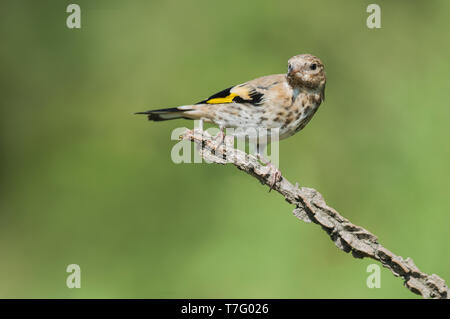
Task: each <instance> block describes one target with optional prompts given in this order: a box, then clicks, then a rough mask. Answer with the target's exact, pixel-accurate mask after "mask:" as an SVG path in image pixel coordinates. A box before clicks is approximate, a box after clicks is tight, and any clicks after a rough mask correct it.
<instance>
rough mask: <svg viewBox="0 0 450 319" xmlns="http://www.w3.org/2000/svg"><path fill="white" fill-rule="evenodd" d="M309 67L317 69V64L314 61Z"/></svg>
mask: <svg viewBox="0 0 450 319" xmlns="http://www.w3.org/2000/svg"><path fill="white" fill-rule="evenodd" d="M309 68H310V69H311V70H315V69H317V64H315V63H313V64H311V65H310V66H309Z"/></svg>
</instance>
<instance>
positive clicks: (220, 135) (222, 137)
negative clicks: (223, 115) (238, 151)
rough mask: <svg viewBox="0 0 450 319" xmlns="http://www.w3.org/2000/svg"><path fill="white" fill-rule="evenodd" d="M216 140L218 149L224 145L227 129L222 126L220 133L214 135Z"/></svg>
mask: <svg viewBox="0 0 450 319" xmlns="http://www.w3.org/2000/svg"><path fill="white" fill-rule="evenodd" d="M214 141H215V142H216V147H215V148H216V149H218V148H219V147H220V146H221V145H224V144H225V143H224V142H225V129H224V128H220V131H219V133H217V135H216V136H215V137H214Z"/></svg>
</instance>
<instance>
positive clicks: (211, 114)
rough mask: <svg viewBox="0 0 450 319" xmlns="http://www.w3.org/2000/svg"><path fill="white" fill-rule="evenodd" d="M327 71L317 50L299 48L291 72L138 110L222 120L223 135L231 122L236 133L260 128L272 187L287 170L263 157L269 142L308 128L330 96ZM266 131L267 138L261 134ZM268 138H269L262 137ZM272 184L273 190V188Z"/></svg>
mask: <svg viewBox="0 0 450 319" xmlns="http://www.w3.org/2000/svg"><path fill="white" fill-rule="evenodd" d="M325 85H326V73H325V66H324V64H323V63H322V61H321V60H320V59H319V58H318V57H316V56H314V55H312V54H299V55H295V56H293V57H291V58H290V59H289V60H288V63H287V72H286V73H284V74H272V75H267V76H262V77H258V78H256V79H254V80H250V81H248V82H245V83H242V84H238V85H235V86H232V87H229V88H227V89H225V90H222V91H220V92H218V93H216V94H213V95H211V96H210V97H209V98H207V99H204V100H201V101H200V102H197V103H195V104H187V105H182V106H177V107H171V108H163V109H156V110H150V111H145V112H137V113H135V114H145V115H147V117H148V120H150V121H155V122H158V121H166V120H174V119H189V120H200V121H201V124H200V127H202V125H203V121H205V122H208V123H213V124H216V125H218V126H219V128H220V133H219V138H220V139H221V140H222V141H223V138H224V131H225V128H227V133H228V128H234V129H235V130H234V131H232V132H234V133H232V135H234V136H245V135H247V136H248V135H249V132H250V131H251V132H255V130H256V132H257V134H258V135H259V136H258V139H252V140H251V142H252V143H255V144H256V154H255V155H257V157H258V159H259V160H260V161H261V162H263V163H264V164H266V165H269V166H271V169H273V170H274V174H272V175H273V180H272V181H271V183H270V190H272V189H273V187H274V185H275V183H276V182H277V181H279V180H280V179H281V177H282V176H281V172H280V171H279V169H278V168H277V167H274V166H273V165H272V163H271V162H270V161H267V160H266V159H265V158H264V157H263V155H262V154H263V152H264V150H265V147H266V146H267V143H269V142H270V141H271V139H273V137H274V135H273V133H271V132H275V131H276V132H277V133H276V134H277V137H278V139H279V140H282V139H285V138H288V137H290V136H292V135H294V134H295V133H297V132H299V131H300V130H302V129H303V128H304V127H305V126H306V125H307V124H308V123H309V121H310V120H311V118H312V117H313V116H314V114H315V113H316V111H317V110H318V108H319V106H320V105H321V103H322V102H323V101H324V100H325ZM261 136H264V137H265V139H264V138H261ZM260 140H263V141H264V142H259V141H260ZM270 190H269V191H270Z"/></svg>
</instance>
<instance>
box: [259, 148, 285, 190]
mask: <svg viewBox="0 0 450 319" xmlns="http://www.w3.org/2000/svg"><path fill="white" fill-rule="evenodd" d="M256 156H257V158H258V160H259V161H260V162H261V163H262V164H264V165H265V166H266V167H268V168H269V173H270V175H271V178H270V183H269V192H270V191H271V190H272V189H273V188H274V187H275V184H276V183H277V182H279V181H281V178H282V177H283V176H282V175H281V171H280V170H279V168H278V167H276V166H275V165H273V164H272V162H271V161H270V160H268V159H266V158H264V157H263V156H262V155H261V154H257V155H256Z"/></svg>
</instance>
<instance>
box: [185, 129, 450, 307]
mask: <svg viewBox="0 0 450 319" xmlns="http://www.w3.org/2000/svg"><path fill="white" fill-rule="evenodd" d="M180 138H182V139H185V140H189V141H192V142H194V143H196V144H197V146H198V148H199V151H200V155H201V156H202V157H203V158H204V159H205V160H206V161H208V162H213V163H217V164H227V163H231V164H233V165H235V166H236V167H237V168H238V169H240V170H242V171H245V172H246V173H248V174H250V175H252V176H254V177H256V178H257V179H258V180H259V181H260V182H261V183H262V184H266V185H269V184H270V180H271V177H272V176H271V174H272V173H273V171H271V170H270V169H269V168H268V167H267V166H263V165H262V164H260V162H259V161H258V159H257V158H256V157H255V156H252V155H248V154H246V153H245V152H243V151H241V150H238V149H235V148H233V140H232V138H228V137H226V138H225V143H224V144H221V145H218V144H219V143H217V142H216V141H215V140H214V138H212V137H211V136H210V135H209V134H208V133H206V132H201V131H197V130H196V131H195V132H194V131H187V132H186V133H184V134H183V135H182V136H180ZM273 189H274V190H275V191H277V192H278V193H280V194H281V195H283V196H284V198H285V199H286V201H287V202H288V203H290V204H293V205H295V209H294V211H293V213H294V215H295V216H296V217H297V218H299V219H301V220H303V221H305V222H308V223H310V222H313V223H315V224H318V225H320V226H321V227H322V229H323V230H324V231H325V232H326V233H327V234H328V235H329V236H330V238H331V240H332V241H333V242H334V243H335V244H336V246H337V247H338V248H339V249H341V250H343V251H345V252H347V253H348V252H351V253H352V255H353V257H355V258H363V257H369V258H372V259H375V260H377V261H379V262H380V263H381V264H382V265H383V266H384V267H386V268H388V269H389V270H390V271H391V272H392V273H393V274H394V276H397V277H402V278H403V279H404V284H405V286H406V287H407V288H408V289H409V290H410V291H412V292H414V293H416V294H419V295H422V296H423V297H424V298H437V299H447V298H449V297H450V291H449V288H448V287H447V285H446V284H445V281H444V280H443V279H442V278H441V277H439V276H438V275H435V274H432V275H428V274H426V273H424V272H422V271H420V270H419V269H418V268H417V267H416V265H415V264H414V262H413V261H412V259H411V258H409V257H408V258H406V259H403V258H402V257H401V256H397V255H395V254H394V253H392V252H391V251H389V250H388V249H386V248H384V247H383V246H382V245H381V244H380V243H379V242H378V238H377V237H376V236H375V235H373V234H372V233H370V232H369V231H367V230H366V229H364V228H362V227H360V226H356V225H354V224H352V223H351V222H350V221H349V220H347V219H346V218H344V217H342V216H341V215H340V214H339V213H338V212H337V211H336V210H334V209H333V208H331V207H329V206H328V205H327V204H326V203H325V200H324V199H323V197H322V195H321V194H320V193H319V192H318V191H316V190H314V189H312V188H306V187H301V188H299V187H298V184H296V185H293V184H291V183H290V182H289V181H288V180H287V179H286V178H284V177H283V178H282V179H281V180H280V181H279V182H277V183H276V185H275V187H274V188H273Z"/></svg>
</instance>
